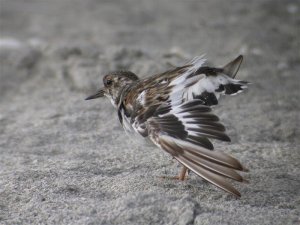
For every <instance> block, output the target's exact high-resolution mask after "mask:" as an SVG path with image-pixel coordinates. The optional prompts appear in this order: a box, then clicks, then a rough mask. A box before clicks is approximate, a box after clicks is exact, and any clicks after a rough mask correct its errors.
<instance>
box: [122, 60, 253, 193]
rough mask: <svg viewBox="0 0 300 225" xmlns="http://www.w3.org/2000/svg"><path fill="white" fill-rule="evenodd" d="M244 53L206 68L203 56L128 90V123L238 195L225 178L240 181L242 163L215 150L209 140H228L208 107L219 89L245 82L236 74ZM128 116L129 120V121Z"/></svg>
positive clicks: (234, 89) (231, 89)
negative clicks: (217, 65) (221, 66)
mask: <svg viewBox="0 0 300 225" xmlns="http://www.w3.org/2000/svg"><path fill="white" fill-rule="evenodd" d="M241 61H242V57H241V56H240V57H238V58H236V59H235V60H234V61H232V62H230V63H229V64H227V65H226V66H225V67H223V68H211V67H204V66H203V63H204V62H205V60H204V59H203V58H202V57H199V58H196V59H194V60H193V61H192V62H190V63H189V64H187V65H185V66H183V67H178V68H175V69H174V70H170V71H167V72H165V73H162V74H158V75H154V76H152V77H150V78H147V79H145V80H141V81H140V82H139V83H137V85H136V86H135V87H133V89H132V90H131V91H130V92H129V93H128V94H127V96H126V99H124V105H126V106H127V108H126V109H125V110H126V111H127V114H130V118H128V123H130V124H131V126H132V127H133V129H134V130H135V131H136V132H137V133H139V134H141V135H142V136H144V137H149V138H150V139H151V140H152V141H153V143H155V144H156V145H157V146H158V147H160V148H161V149H163V150H165V151H167V152H168V153H170V154H171V155H172V156H173V157H174V158H175V159H177V160H178V161H179V162H180V163H182V164H183V165H184V166H186V167H187V168H189V169H190V170H192V171H193V172H195V173H196V174H198V175H199V176H201V177H203V178H204V179H206V180H207V181H209V182H211V183H213V184H214V185H216V186H218V187H219V188H221V189H223V190H225V191H227V192H230V193H232V194H234V195H237V196H240V193H239V192H238V191H237V190H236V189H235V188H234V187H233V186H232V185H231V184H229V183H228V181H227V180H226V178H231V179H233V180H236V181H239V182H242V181H244V179H243V178H242V176H241V175H239V174H238V173H237V172H236V170H240V171H243V170H244V168H243V166H242V165H241V164H240V162H239V161H237V160H236V159H234V158H233V157H231V156H229V155H227V154H225V153H222V152H217V151H211V150H213V145H212V143H211V142H210V139H218V140H221V141H230V138H229V137H228V136H227V134H226V133H225V127H224V126H223V125H222V124H221V123H220V122H219V118H218V117H217V116H216V115H214V114H213V113H212V112H211V108H210V106H212V105H216V104H218V100H217V99H218V97H219V95H220V94H224V95H232V94H237V93H239V92H241V91H242V90H243V89H244V88H246V84H247V82H245V81H239V80H236V79H234V77H235V75H236V73H237V70H238V68H239V66H240V64H241ZM129 120H130V121H129Z"/></svg>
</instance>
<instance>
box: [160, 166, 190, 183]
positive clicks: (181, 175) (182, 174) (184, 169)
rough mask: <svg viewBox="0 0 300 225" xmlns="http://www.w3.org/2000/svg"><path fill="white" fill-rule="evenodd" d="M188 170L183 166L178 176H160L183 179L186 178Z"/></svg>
mask: <svg viewBox="0 0 300 225" xmlns="http://www.w3.org/2000/svg"><path fill="white" fill-rule="evenodd" d="M188 171H189V170H188V168H187V167H185V166H183V167H182V169H181V171H180V173H179V175H178V176H175V177H168V176H161V177H160V178H162V179H173V180H180V181H184V180H186V179H187V175H188Z"/></svg>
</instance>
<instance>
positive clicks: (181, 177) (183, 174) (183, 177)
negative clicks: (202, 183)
mask: <svg viewBox="0 0 300 225" xmlns="http://www.w3.org/2000/svg"><path fill="white" fill-rule="evenodd" d="M187 173H188V168H186V167H185V166H183V167H182V169H181V171H180V173H179V175H178V180H181V181H184V180H186V178H187Z"/></svg>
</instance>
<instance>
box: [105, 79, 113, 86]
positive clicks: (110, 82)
mask: <svg viewBox="0 0 300 225" xmlns="http://www.w3.org/2000/svg"><path fill="white" fill-rule="evenodd" d="M104 85H105V86H107V87H108V86H110V85H112V80H111V79H105V80H104Z"/></svg>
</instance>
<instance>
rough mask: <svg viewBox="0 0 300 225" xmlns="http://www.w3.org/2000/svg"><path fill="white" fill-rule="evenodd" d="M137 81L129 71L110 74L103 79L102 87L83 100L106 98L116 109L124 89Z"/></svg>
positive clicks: (135, 76)
mask: <svg viewBox="0 0 300 225" xmlns="http://www.w3.org/2000/svg"><path fill="white" fill-rule="evenodd" d="M138 80H139V78H138V77H137V75H135V74H134V73H132V72H130V71H119V72H111V73H109V74H107V75H105V76H104V78H103V84H104V87H103V88H101V89H100V90H98V91H97V92H96V93H95V94H93V95H91V96H89V97H87V98H86V99H85V100H90V99H95V98H100V97H104V96H106V97H107V98H108V99H109V100H110V101H111V103H112V104H113V105H114V106H115V107H116V106H117V103H118V101H119V98H120V95H121V93H122V91H123V90H124V88H126V87H128V85H131V84H133V83H135V82H137V81H138Z"/></svg>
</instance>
